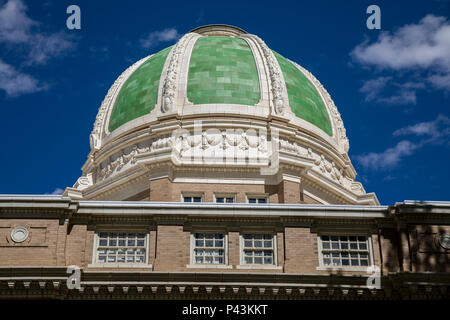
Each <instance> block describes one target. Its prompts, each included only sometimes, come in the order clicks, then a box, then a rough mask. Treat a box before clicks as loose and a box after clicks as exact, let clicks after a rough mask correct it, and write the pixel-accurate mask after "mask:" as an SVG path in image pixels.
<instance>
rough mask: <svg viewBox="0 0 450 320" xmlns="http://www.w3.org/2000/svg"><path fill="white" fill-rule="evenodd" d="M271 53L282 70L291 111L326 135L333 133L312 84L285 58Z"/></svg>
mask: <svg viewBox="0 0 450 320" xmlns="http://www.w3.org/2000/svg"><path fill="white" fill-rule="evenodd" d="M273 53H274V54H275V57H276V58H277V60H278V64H279V65H280V68H281V71H282V72H283V77H284V81H285V82H286V89H287V92H288V97H289V105H290V107H291V110H292V112H294V114H295V115H296V116H297V117H299V118H302V119H303V120H306V121H308V122H310V123H312V124H314V125H316V126H317V127H319V128H320V129H322V130H323V131H325V132H326V133H327V134H328V135H330V136H331V135H333V131H332V129H331V122H330V118H329V116H328V112H327V109H326V107H325V105H324V103H323V101H322V98H321V97H320V95H319V93H318V92H317V90H316V88H315V87H314V85H313V84H312V83H311V81H309V80H308V79H307V78H306V77H305V75H304V74H303V73H302V72H301V71H300V70H298V69H297V67H296V66H294V65H293V64H292V63H291V62H289V61H288V60H287V59H286V58H284V57H283V56H282V55H280V54H278V53H276V52H275V51H273Z"/></svg>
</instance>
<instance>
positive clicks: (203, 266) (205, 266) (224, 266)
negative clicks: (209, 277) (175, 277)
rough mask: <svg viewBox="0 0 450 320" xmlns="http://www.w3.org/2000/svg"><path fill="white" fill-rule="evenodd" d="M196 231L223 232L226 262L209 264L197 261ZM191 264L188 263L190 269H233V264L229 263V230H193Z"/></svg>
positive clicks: (191, 236)
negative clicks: (195, 252)
mask: <svg viewBox="0 0 450 320" xmlns="http://www.w3.org/2000/svg"><path fill="white" fill-rule="evenodd" d="M196 233H223V235H224V237H223V250H224V253H223V256H224V263H223V264H213V263H211V264H207V263H195V254H194V249H195V234H196ZM189 261H190V264H188V265H186V268H190V269H194V268H195V269H197V268H201V269H232V268H233V266H231V265H229V264H228V232H226V231H223V230H209V229H208V230H195V231H192V232H191V234H190V257H189Z"/></svg>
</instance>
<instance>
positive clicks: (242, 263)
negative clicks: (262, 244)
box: [236, 230, 282, 270]
mask: <svg viewBox="0 0 450 320" xmlns="http://www.w3.org/2000/svg"><path fill="white" fill-rule="evenodd" d="M245 234H261V235H266V234H268V235H271V236H272V250H273V264H246V263H245V257H244V250H245V245H244V244H245V243H244V235H245ZM277 238H278V237H277V234H276V232H273V231H269V230H262V231H241V232H240V233H239V265H238V266H236V269H274V270H281V269H282V266H279V265H278V239H277ZM263 249H264V248H263Z"/></svg>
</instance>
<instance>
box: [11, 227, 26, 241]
mask: <svg viewBox="0 0 450 320" xmlns="http://www.w3.org/2000/svg"><path fill="white" fill-rule="evenodd" d="M27 238H28V230H27V229H26V228H24V227H17V228H14V229H13V231H11V239H12V240H13V241H14V242H19V243H20V242H24V241H25V240H27Z"/></svg>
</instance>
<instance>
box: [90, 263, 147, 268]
mask: <svg viewBox="0 0 450 320" xmlns="http://www.w3.org/2000/svg"><path fill="white" fill-rule="evenodd" d="M88 268H143V269H152V268H153V265H151V264H146V263H92V264H88Z"/></svg>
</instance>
